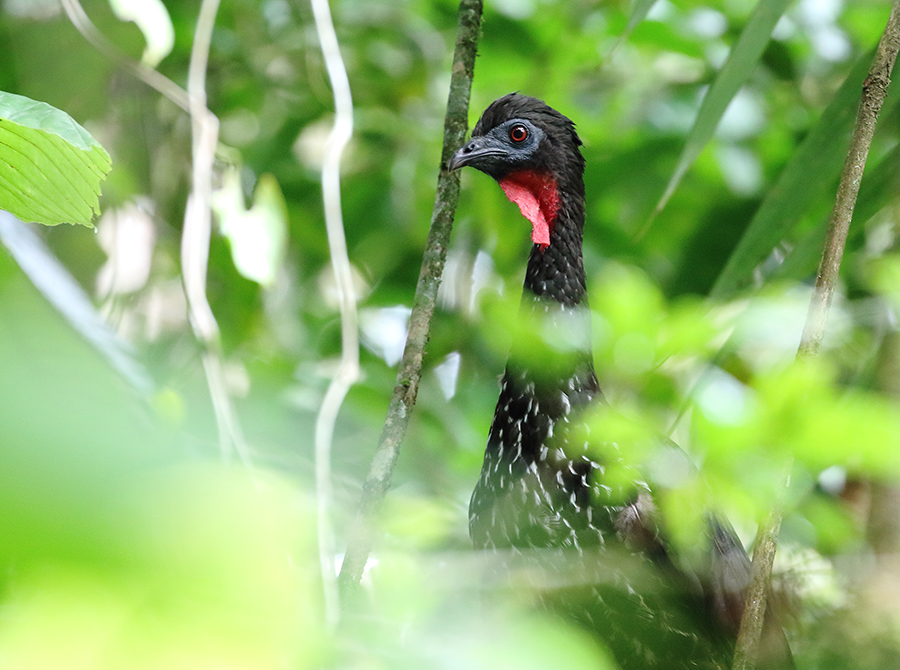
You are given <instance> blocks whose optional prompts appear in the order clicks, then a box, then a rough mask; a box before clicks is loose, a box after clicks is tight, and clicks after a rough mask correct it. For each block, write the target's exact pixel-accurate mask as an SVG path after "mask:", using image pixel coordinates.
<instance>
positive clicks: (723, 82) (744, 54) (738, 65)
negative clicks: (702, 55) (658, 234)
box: [644, 0, 789, 232]
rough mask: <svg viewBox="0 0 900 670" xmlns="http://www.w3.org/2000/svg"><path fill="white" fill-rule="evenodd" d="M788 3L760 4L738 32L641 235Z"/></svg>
mask: <svg viewBox="0 0 900 670" xmlns="http://www.w3.org/2000/svg"><path fill="white" fill-rule="evenodd" d="M788 2H789V0H760V1H759V3H758V4H757V5H756V9H754V11H753V15H752V16H751V17H750V20H749V21H748V22H747V25H746V26H745V27H744V30H743V31H741V36H740V37H739V38H738V41H737V43H736V44H735V45H734V48H732V50H731V52H730V53H729V54H728V60H726V61H725V64H724V65H723V66H722V69H721V70H720V71H719V74H718V76H716V79H715V81H714V82H713V83H712V86H710V87H709V90H708V91H707V92H706V96H705V97H704V98H703V103H702V104H701V105H700V111H699V112H698V113H697V120H696V121H694V126H693V127H692V128H691V132H690V134H689V135H688V138H687V142H685V145H684V149H683V150H682V152H681V156H680V157H679V159H678V164H677V165H676V166H675V172H674V173H673V174H672V177H671V179H669V183H668V185H667V186H666V190H665V192H664V193H663V196H662V197H661V198H660V199H659V202H658V203H657V205H656V208H655V210H654V213H653V216H652V217H651V219H650V221H649V222H648V223H647V224H646V225H645V226H644V232H646V229H647V228H648V227H649V226H650V224H651V223H652V221H653V217H655V216H656V215H657V214H659V212H661V211H662V209H663V208H664V207H665V206H666V203H667V202H668V201H669V198H670V197H672V194H673V193H674V192H675V189H676V188H678V184H679V183H680V182H681V179H682V177H684V175H685V173H686V172H687V171H688V169H690V167H691V165H693V164H694V161H695V160H697V157H698V156H699V155H700V152H701V151H703V147H705V146H706V143H707V142H709V140H710V138H711V137H712V136H713V133H714V132H715V130H716V127H717V126H718V125H719V121H720V120H721V119H722V115H723V114H724V113H725V110H726V109H727V108H728V105H729V103H730V102H731V100H732V99H733V98H734V96H735V95H736V94H737V92H738V91H739V90H740V88H741V86H743V84H744V82H745V81H746V80H747V78H748V77H749V76H750V75H751V74H752V73H753V70H754V69H755V67H756V64H757V63H758V62H759V59H760V58H761V57H762V54H763V51H765V48H766V44H768V43H769V39H770V37H771V36H772V31H773V30H774V29H775V24H776V23H778V20H779V19H780V18H781V15H782V14H784V11H785V9H787V5H788Z"/></svg>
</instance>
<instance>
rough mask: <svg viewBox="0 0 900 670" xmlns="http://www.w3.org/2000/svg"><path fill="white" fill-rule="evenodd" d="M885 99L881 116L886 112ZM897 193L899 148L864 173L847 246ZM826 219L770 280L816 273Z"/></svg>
mask: <svg viewBox="0 0 900 670" xmlns="http://www.w3.org/2000/svg"><path fill="white" fill-rule="evenodd" d="M889 102H890V98H888V100H885V103H884V107H883V108H882V117H885V116H887V112H889V111H890V110H889V108H888V103H889ZM898 190H900V147H894V148H893V149H892V150H891V151H890V152H888V154H887V155H886V156H885V157H884V158H882V159H881V161H880V162H879V163H878V164H877V165H876V166H875V167H874V168H873V169H872V170H871V171H867V172H866V174H865V176H864V177H863V180H862V183H861V184H860V187H859V196H858V197H857V199H856V207H854V209H853V223H852V224H851V226H850V234H849V238H848V244H849V243H857V240H859V238H860V237H861V236H862V235H863V234H864V233H865V227H864V226H863V224H864V223H865V222H866V221H868V220H869V219H871V218H872V217H873V216H875V215H876V214H877V213H878V212H880V211H881V210H882V209H883V208H884V207H886V206H887V205H888V204H889V203H890V202H891V200H893V199H894V198H895V197H896V195H897V193H898ZM827 227H828V225H827V220H826V221H823V222H822V223H821V224H820V225H818V226H816V227H815V228H814V229H813V230H811V231H810V232H809V233H807V234H806V236H805V237H804V238H803V239H802V240H800V241H799V242H798V243H797V245H796V246H795V247H794V249H793V250H792V251H791V253H790V255H789V256H788V257H787V258H786V259H785V261H784V263H782V264H781V265H780V266H779V267H778V269H777V270H776V271H775V273H774V274H773V277H793V278H801V277H806V276H809V275H810V274H811V273H813V272H815V271H816V268H817V267H818V265H819V259H820V257H821V255H822V247H823V246H824V244H825V231H826V229H827Z"/></svg>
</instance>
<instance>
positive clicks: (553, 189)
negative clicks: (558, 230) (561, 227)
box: [500, 170, 559, 249]
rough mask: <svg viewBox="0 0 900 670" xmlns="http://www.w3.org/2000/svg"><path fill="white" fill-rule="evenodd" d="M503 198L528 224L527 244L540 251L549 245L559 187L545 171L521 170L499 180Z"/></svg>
mask: <svg viewBox="0 0 900 670" xmlns="http://www.w3.org/2000/svg"><path fill="white" fill-rule="evenodd" d="M500 188H502V189H503V192H504V193H505V194H506V197H507V198H509V199H510V200H511V201H513V202H514V203H516V204H517V205H518V206H519V211H520V212H522V216H524V217H525V218H526V219H528V220H529V221H531V241H532V242H534V243H535V244H538V245H540V247H541V249H546V248H547V247H548V246H550V233H551V232H552V231H553V224H554V223H556V214H557V212H559V187H558V185H557V183H556V180H555V179H554V178H553V177H552V176H550V175H549V174H547V173H546V172H535V171H534V170H521V171H519V172H513V173H511V174H508V175H506V176H505V177H504V178H503V179H501V180H500Z"/></svg>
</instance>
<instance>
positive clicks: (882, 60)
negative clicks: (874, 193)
mask: <svg viewBox="0 0 900 670" xmlns="http://www.w3.org/2000/svg"><path fill="white" fill-rule="evenodd" d="M898 14H900V3H897V2H895V3H894V5H893V7H892V8H891V14H890V17H889V18H888V22H887V26H886V27H885V29H884V34H883V35H882V36H881V40H880V41H879V43H878V49H877V50H876V51H875V59H874V60H873V61H872V67H871V68H870V69H869V76H867V77H866V79H865V81H864V82H863V90H862V98H861V99H860V103H859V110H858V111H857V114H856V127H855V128H854V130H853V136H852V137H851V139H850V149H849V151H848V153H847V160H846V162H845V163H844V170H843V172H842V173H841V181H840V185H839V186H838V191H837V197H836V198H835V202H834V208H833V209H832V211H831V219H830V221H829V225H828V232H827V234H826V238H825V249H824V251H823V252H822V261H821V263H820V264H819V272H818V275H817V276H816V288H815V290H814V291H813V296H812V299H811V300H810V303H809V313H808V314H807V318H806V325H805V326H804V328H803V337H802V338H801V340H800V350H799V352H798V356H799V357H800V358H806V357H809V356H815V355H816V353H818V351H819V346H820V345H821V344H822V337H823V336H824V334H825V324H826V321H827V319H828V308H829V307H830V306H831V299H832V297H833V296H834V287H835V285H836V284H837V280H838V273H839V272H840V268H841V258H842V257H843V255H844V246H845V245H846V243H847V233H848V231H849V230H850V220H851V218H852V217H853V208H854V206H855V205H856V197H857V195H858V194H859V187H860V184H861V183H862V177H863V171H864V170H865V168H866V159H867V158H868V155H869V146H871V144H872V136H873V135H874V133H875V124H876V122H877V120H878V112H879V111H881V105H882V104H883V103H884V98H885V96H886V95H887V88H888V85H889V84H890V83H891V70H893V68H894V62H895V61H896V60H897V51H898V49H900V16H898Z"/></svg>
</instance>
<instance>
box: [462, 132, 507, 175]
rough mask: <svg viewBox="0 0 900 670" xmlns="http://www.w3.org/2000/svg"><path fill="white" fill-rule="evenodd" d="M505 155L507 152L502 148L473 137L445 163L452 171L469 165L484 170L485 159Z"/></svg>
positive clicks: (489, 141) (487, 139) (482, 138)
mask: <svg viewBox="0 0 900 670" xmlns="http://www.w3.org/2000/svg"><path fill="white" fill-rule="evenodd" d="M506 155H507V152H506V151H505V150H504V149H503V148H501V147H498V146H495V145H493V143H492V142H491V140H490V139H489V138H486V137H474V138H472V139H471V140H469V141H468V142H467V143H466V144H465V145H463V147H462V148H461V149H460V150H459V151H457V152H456V153H455V154H453V156H452V157H451V158H450V161H449V162H448V163H447V169H448V170H451V171H453V170H458V169H459V168H461V167H465V166H466V165H471V166H472V167H474V168H476V169H479V170H484V168H485V166H486V163H485V159H490V158H492V157H494V156H506Z"/></svg>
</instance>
